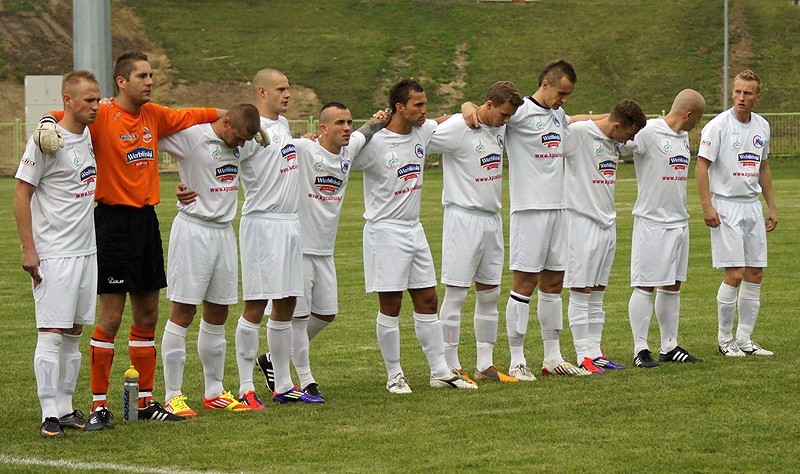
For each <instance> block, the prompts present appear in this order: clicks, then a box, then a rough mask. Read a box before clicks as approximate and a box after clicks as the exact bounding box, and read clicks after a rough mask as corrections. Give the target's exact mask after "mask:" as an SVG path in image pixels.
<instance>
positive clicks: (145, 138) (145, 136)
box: [142, 127, 153, 143]
mask: <svg viewBox="0 0 800 474" xmlns="http://www.w3.org/2000/svg"><path fill="white" fill-rule="evenodd" d="M142 141H143V142H145V143H150V142H152V141H153V134H152V133H150V129H149V128H147V127H144V132H142Z"/></svg>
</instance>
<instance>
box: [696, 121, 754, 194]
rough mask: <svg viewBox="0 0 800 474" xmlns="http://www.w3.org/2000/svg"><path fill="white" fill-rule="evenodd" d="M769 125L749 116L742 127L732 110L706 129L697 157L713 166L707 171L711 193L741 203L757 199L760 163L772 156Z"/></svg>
mask: <svg viewBox="0 0 800 474" xmlns="http://www.w3.org/2000/svg"><path fill="white" fill-rule="evenodd" d="M769 136H770V135H769V123H767V121H766V120H765V119H764V118H763V117H761V116H760V115H758V114H754V113H751V114H750V122H749V123H741V122H740V121H739V119H737V118H736V115H735V114H734V113H733V109H728V110H726V111H724V112H722V113H721V114H719V115H717V116H716V117H714V118H713V119H711V121H710V122H708V123H707V124H706V126H705V127H703V131H702V133H701V134H700V149H699V151H698V152H697V156H701V157H703V158H705V159H707V160H709V161H711V162H712V164H711V166H709V167H708V178H709V182H710V189H711V193H712V194H715V195H717V196H722V197H727V198H738V199H756V198H758V195H759V194H760V193H761V185H760V184H759V183H758V178H759V174H760V166H761V162H762V161H764V160H766V159H767V155H768V154H769Z"/></svg>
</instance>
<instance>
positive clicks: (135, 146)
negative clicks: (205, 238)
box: [34, 51, 219, 429]
mask: <svg viewBox="0 0 800 474" xmlns="http://www.w3.org/2000/svg"><path fill="white" fill-rule="evenodd" d="M113 75H114V86H115V89H116V90H117V92H118V94H117V96H116V98H115V100H113V101H111V102H110V104H109V105H104V104H101V105H100V108H99V109H98V111H97V120H96V121H95V122H94V123H93V124H91V125H90V126H89V129H90V130H91V132H92V146H93V147H94V152H95V154H96V158H97V173H98V174H97V192H96V193H95V201H97V207H95V210H94V218H95V224H96V233H97V263H98V285H97V292H98V293H99V295H100V311H99V317H98V322H97V325H96V326H95V328H94V332H93V334H92V341H91V344H90V347H89V354H90V357H89V361H90V364H91V368H92V393H93V402H92V413H91V414H90V415H89V420H88V425H87V429H103V428H107V427H110V426H112V424H111V418H112V416H113V415H112V414H111V412H110V411H109V410H108V401H107V399H106V393H107V392H108V386H109V379H110V374H111V365H112V363H113V361H114V339H115V338H116V336H117V331H118V330H119V327H120V324H121V322H122V312H123V310H124V308H125V300H126V294H130V300H131V309H132V314H133V323H132V324H131V329H130V336H129V339H128V353H129V355H130V359H131V362H132V363H133V365H134V367H136V370H138V371H139V374H140V379H139V385H140V388H139V419H140V420H154V421H178V420H182V419H183V417H178V416H175V415H173V414H172V413H169V412H167V411H166V410H164V408H163V407H162V406H161V404H160V403H158V402H157V401H155V400H152V391H153V382H154V378H155V369H156V348H155V330H156V324H157V323H158V297H159V290H160V289H161V288H164V287H165V286H167V279H166V274H165V272H164V251H163V247H162V243H161V233H160V231H159V227H158V217H157V216H156V212H155V208H154V206H155V205H156V204H158V203H159V201H160V200H161V194H160V193H161V191H160V188H159V177H158V139H159V137H161V136H165V135H170V134H172V133H175V132H177V131H179V130H183V129H185V128H188V127H190V126H192V125H194V124H196V123H205V122H212V121H214V120H216V119H217V118H219V111H218V110H217V109H201V108H196V109H180V110H174V109H170V108H167V107H163V106H161V105H157V104H154V103H152V102H150V94H151V90H152V87H153V71H152V68H151V67H150V63H149V62H148V60H147V56H146V55H145V54H144V53H142V52H140V51H128V52H126V53H123V54H122V55H121V56H119V57H118V58H117V60H116V61H115V63H114V69H113ZM53 114H54V115H55V117H56V118H60V117H61V116H62V114H63V113H62V112H53ZM47 120H48V119H47V117H45V118H44V119H43V120H42V122H43V123H42V124H40V127H39V130H40V131H41V132H42V134H44V133H45V132H47V131H48V130H50V131H52V123H47ZM36 135H37V134H34V136H36ZM44 141H45V142H49V141H50V140H44Z"/></svg>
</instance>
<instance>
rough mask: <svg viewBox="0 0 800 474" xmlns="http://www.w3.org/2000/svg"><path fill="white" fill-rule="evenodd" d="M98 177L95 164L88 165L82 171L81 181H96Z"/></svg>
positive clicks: (87, 182) (85, 182)
mask: <svg viewBox="0 0 800 474" xmlns="http://www.w3.org/2000/svg"><path fill="white" fill-rule="evenodd" d="M96 178H97V169H96V168H95V167H94V166H87V167H86V168H85V169H84V170H83V171H81V183H83V184H89V183H94V182H95V179H96Z"/></svg>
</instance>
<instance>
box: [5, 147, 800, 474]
mask: <svg viewBox="0 0 800 474" xmlns="http://www.w3.org/2000/svg"><path fill="white" fill-rule="evenodd" d="M772 166H773V175H774V177H775V189H776V197H777V202H778V212H779V219H780V225H779V226H778V229H777V230H776V231H775V232H773V233H772V234H770V236H769V245H770V266H769V268H768V269H767V270H766V277H765V279H764V286H763V293H762V295H763V296H762V306H761V309H762V312H761V319H760V320H759V323H758V327H757V330H756V334H755V336H756V338H757V340H758V341H759V342H761V343H762V344H763V345H764V346H766V347H768V348H770V349H773V350H774V351H775V352H776V353H777V355H776V356H775V357H773V358H746V359H743V360H730V359H723V358H722V357H721V356H719V355H718V354H716V310H715V304H716V303H715V295H716V290H717V288H718V286H719V281H720V279H721V273H720V272H719V271H716V270H713V269H712V268H711V265H710V251H709V248H710V247H709V237H708V230H707V229H706V228H705V226H704V225H703V223H702V219H701V218H700V210H699V206H698V201H697V198H696V191H695V183H694V180H690V181H689V183H688V185H689V190H690V192H689V196H690V211H691V214H692V220H691V234H692V243H691V253H690V269H689V280H688V282H687V283H686V284H685V285H684V288H683V292H682V303H683V304H682V316H681V330H680V342H681V345H683V346H684V347H686V348H688V349H689V350H690V351H691V352H692V353H693V354H696V355H698V356H700V357H703V358H705V359H706V362H705V363H703V364H700V365H695V366H680V365H667V364H665V365H662V366H661V367H659V368H657V369H652V370H643V369H636V368H631V369H628V370H626V371H623V372H619V373H611V374H608V375H605V376H602V377H592V378H590V379H588V380H586V379H580V380H579V379H560V378H550V379H543V378H540V380H539V381H537V382H535V383H533V384H524V385H523V384H518V385H503V386H500V385H491V384H484V385H482V386H481V388H480V390H478V391H475V392H470V393H463V392H461V393H457V392H451V391H433V390H430V389H428V388H427V364H426V362H425V358H424V356H423V354H422V351H421V349H420V347H419V344H418V342H417V341H416V338H415V336H414V330H413V321H412V318H411V314H410V311H411V309H410V304H409V303H410V302H409V301H408V299H407V298H406V304H405V307H404V311H403V315H402V317H401V337H402V347H403V349H402V363H403V366H404V369H405V371H406V373H407V375H408V377H409V381H410V384H411V386H412V388H413V389H414V393H413V394H412V395H410V396H406V397H398V396H391V395H389V394H388V393H387V392H386V391H385V389H384V383H385V371H384V366H383V361H382V359H381V356H380V351H379V349H378V347H377V343H376V341H375V314H376V311H377V298H376V297H375V296H374V295H365V294H364V290H363V288H364V287H363V273H362V266H361V229H362V226H363V220H362V219H361V217H360V214H361V212H363V203H362V194H361V189H360V188H361V175H360V174H355V175H354V176H353V178H352V183H351V189H350V190H349V191H348V197H347V200H346V201H345V204H344V207H345V208H344V214H343V217H342V220H341V225H340V228H339V237H338V242H337V252H336V259H337V266H338V271H339V278H340V287H339V290H340V309H341V313H340V316H339V318H338V319H337V321H336V322H335V323H334V324H333V325H332V326H331V327H330V328H329V329H327V330H326V331H325V332H323V333H322V334H321V335H320V336H319V337H318V338H317V339H315V340H314V343H313V346H312V354H311V356H312V361H313V367H314V373H315V376H316V378H317V380H318V381H319V383H320V384H321V386H322V388H323V389H324V391H325V392H326V394H327V395H328V403H326V404H325V405H324V406H319V407H312V406H296V405H293V406H278V405H274V406H272V408H271V409H270V411H269V412H267V413H263V412H260V413H245V414H231V413H217V412H214V413H206V412H204V411H202V409H200V411H201V413H200V415H199V416H198V417H197V418H196V419H193V420H189V421H186V422H182V423H177V424H149V423H140V424H138V425H135V426H129V425H126V424H125V423H123V422H122V421H121V420H120V418H119V417H121V389H122V372H123V371H124V369H125V368H126V367H127V365H128V357H127V347H126V344H125V339H126V338H125V337H120V338H118V340H117V358H116V361H115V365H114V370H113V374H112V381H113V383H112V386H111V391H110V393H109V400H110V401H111V404H112V406H111V408H112V410H113V411H114V412H115V413H116V415H117V416H118V418H117V419H116V422H117V423H116V429H115V430H113V431H106V432H98V433H75V432H70V433H68V435H69V436H68V438H67V439H65V440H60V441H52V440H41V439H40V438H39V437H38V433H37V429H38V420H39V416H40V415H39V414H40V412H39V406H38V401H37V398H36V385H35V379H34V376H33V370H32V364H31V361H32V357H33V350H34V346H35V341H36V330H35V328H34V322H33V303H32V298H31V294H30V289H29V283H28V279H27V278H26V275H25V273H24V272H23V271H22V270H21V268H20V266H19V259H20V252H19V246H18V238H17V236H16V230H15V226H14V225H13V216H12V211H11V207H10V205H7V206H4V207H3V208H2V209H0V219H2V220H3V221H4V222H6V225H4V226H3V227H2V228H1V229H0V237H2V240H0V242H2V243H0V259H2V260H0V261H2V266H0V275H2V278H1V279H0V319H2V321H3V324H1V325H0V364H2V365H1V366H2V368H3V370H2V371H0V395H1V396H2V399H3V400H6V403H5V407H6V408H5V409H3V410H2V411H0V426H1V427H2V428H0V446H2V447H1V448H0V456H14V457H20V458H22V457H33V458H37V459H66V460H72V461H83V462H111V463H117V464H123V465H136V466H146V467H152V468H156V467H159V468H164V469H166V468H175V469H181V470H190V469H191V470H213V471H244V472H263V471H286V470H290V469H291V470H294V471H298V472H309V471H322V472H329V471H359V472H371V471H386V472H407V471H415V472H419V471H471V472H486V471H491V472H509V471H512V472H513V471H534V470H536V471H567V472H576V471H582V472H608V471H610V472H636V471H639V472H641V471H650V472H653V471H667V472H669V471H673V472H681V471H700V472H713V471H723V470H731V471H762V472H769V471H793V470H795V469H796V457H797V454H798V448H797V446H798V441H800V428H798V427H799V426H800V416H798V414H797V410H796V409H795V407H796V406H797V393H798V391H799V390H800V380H799V378H800V377H799V376H798V372H797V371H796V370H795V369H794V367H797V366H798V364H799V363H800V355H798V354H800V352H798V350H797V341H798V340H800V329H798V325H797V316H798V313H797V293H796V288H797V287H798V286H799V285H798V283H799V282H798V273H797V265H798V258H797V254H796V251H795V249H796V248H797V246H798V243H800V232H798V225H797V222H798V219H800V209H798V202H797V199H796V196H795V190H796V189H798V186H800V163H798V162H796V161H785V162H782V161H780V160H777V159H776V160H775V161H774V162H773V164H772ZM632 168H633V167H632V166H630V165H623V166H622V167H621V168H620V171H619V179H620V181H619V182H618V185H617V208H618V212H619V219H618V237H619V242H618V250H617V259H616V262H615V264H614V268H613V271H612V278H611V282H610V285H609V288H608V291H607V293H606V305H605V310H606V312H607V314H608V319H607V323H606V328H605V334H604V348H605V351H606V352H607V353H608V354H609V355H610V356H611V357H612V358H614V359H615V360H620V361H622V362H630V361H631V357H632V354H631V352H632V342H631V335H630V329H629V325H628V320H627V301H628V297H629V296H630V288H629V286H628V285H629V282H628V278H629V277H628V272H629V271H628V268H629V263H630V262H629V254H630V229H631V222H632V219H631V216H630V210H631V207H632V204H633V201H634V200H635V192H636V191H635V181H634V180H633V169H632ZM426 173H427V180H426V186H425V191H424V194H423V215H422V220H423V224H424V226H425V228H426V230H427V234H428V238H429V240H430V243H431V247H432V250H433V253H434V259H435V261H436V262H437V267H438V262H440V258H441V216H442V209H441V205H440V194H441V174H440V172H439V171H428V172H426ZM176 179H177V176H176V175H164V176H163V183H162V190H163V194H162V195H163V196H164V197H165V199H164V203H162V204H161V205H160V206H158V212H159V215H160V218H161V223H162V232H163V234H164V238H165V242H166V238H167V236H168V235H169V227H170V224H171V221H172V217H173V216H174V214H175V208H174V206H173V204H172V203H173V202H174V199H173V198H171V197H169V196H170V194H171V193H172V190H173V189H174V186H175V184H176ZM12 190H13V180H12V179H9V178H2V179H0V196H3V199H4V202H6V203H10V202H11V196H12ZM505 202H506V209H507V208H508V207H507V195H506V197H505ZM504 217H505V218H507V215H506V216H504ZM506 229H507V226H506ZM165 248H166V245H165ZM509 277H510V275H509V274H508V272H506V275H505V279H504V282H503V292H502V294H503V296H501V304H500V306H501V312H502V308H503V307H504V305H505V300H506V297H507V294H508V289H509V287H510V280H509ZM440 290H441V288H440ZM440 296H441V292H440ZM566 301H567V300H566V297H565V299H564V304H565V307H566ZM473 304H474V299H473V297H472V294H471V295H470V298H469V300H468V301H467V304H466V306H465V308H467V309H466V311H465V314H466V315H470V314H471V307H472V305H473ZM532 306H534V307H535V305H532ZM168 308H169V306H168V302H167V301H166V300H162V303H161V314H162V317H161V321H160V322H159V331H158V333H157V340H158V341H159V347H160V338H161V332H162V330H163V326H164V323H165V320H166V315H167V314H168ZM241 309H242V305H241V303H240V304H238V305H236V306H235V307H233V308H232V311H231V315H232V316H231V321H229V323H228V328H227V338H228V353H227V371H226V375H225V380H226V387H228V388H230V389H233V390H236V388H237V386H238V377H237V373H236V364H235V355H234V337H233V334H234V329H235V319H236V317H238V315H239V314H240V312H241ZM565 310H566V309H565ZM531 319H532V321H535V316H534V317H532V318H531ZM654 319H655V318H654ZM471 320H472V318H471V316H465V317H464V320H463V325H462V346H461V360H462V363H464V365H465V367H466V368H469V369H470V370H471V368H472V367H473V364H474V357H475V347H474V345H475V341H474V334H473V330H472V321H471ZM129 323H130V316H129V315H128V314H126V316H125V318H124V323H123V327H127V324H129ZM653 324H654V325H653V327H651V337H650V341H651V347H654V348H657V347H658V329H657V327H656V326H655V322H654V323H653ZM503 327H504V323H503V318H502V317H501V329H500V331H499V333H500V334H499V340H498V344H497V346H496V349H495V360H496V362H497V363H500V364H503V365H505V364H507V362H508V346H507V342H506V337H505V331H504V330H503ZM89 332H91V331H86V332H85V334H84V340H83V341H82V346H81V347H82V351H83V352H84V354H86V353H88V342H89V338H88V334H89ZM121 334H125V331H124V330H123V331H121ZM528 334H529V337H528V338H527V340H526V351H527V356H528V361H529V363H530V364H531V365H532V366H533V367H537V366H538V364H540V363H541V358H542V348H541V342H540V338H539V336H538V324H536V323H535V322H532V323H531V327H530V330H529V333H528ZM196 335H197V323H195V324H193V326H192V327H191V329H190V332H189V337H188V338H187V346H188V347H187V354H188V358H187V359H188V360H187V367H186V377H185V383H184V390H185V393H186V394H187V395H188V396H189V402H190V405H191V406H193V407H195V408H196V409H197V408H200V404H201V403H202V402H201V397H202V375H201V369H200V365H199V361H198V357H197V355H196V342H195V341H196ZM261 348H262V349H266V342H265V339H264V337H263V336H262V337H261ZM562 348H563V350H564V353H565V354H572V353H574V352H573V350H572V347H571V336H570V335H569V331H568V330H567V331H565V334H564V335H563V337H562ZM160 365H161V364H160V357H159V370H158V373H157V379H156V391H155V396H156V398H159V399H160V398H161V397H163V393H164V392H163V380H162V376H161V369H160ZM260 377H261V376H260V374H258V373H257V374H256V378H255V380H256V381H257V382H258V384H259V386H260V380H261V378H260ZM260 393H261V394H262V395H265V391H264V390H260ZM265 398H266V397H265ZM75 401H76V407H78V408H81V409H83V410H84V411H88V408H89V405H90V401H91V393H90V389H89V364H88V360H87V358H86V356H84V363H83V367H82V369H81V374H80V381H79V384H78V391H77V394H76V397H75ZM41 469H42V468H41V467H26V466H17V465H11V464H3V465H2V466H0V470H4V471H5V470H12V471H15V472H28V471H30V472H33V471H39V470H41ZM55 471H56V472H62V471H63V472H67V471H68V469H66V468H61V469H60V471H59V469H55ZM70 471H71V470H70Z"/></svg>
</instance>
